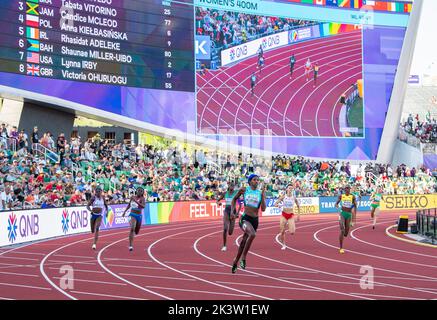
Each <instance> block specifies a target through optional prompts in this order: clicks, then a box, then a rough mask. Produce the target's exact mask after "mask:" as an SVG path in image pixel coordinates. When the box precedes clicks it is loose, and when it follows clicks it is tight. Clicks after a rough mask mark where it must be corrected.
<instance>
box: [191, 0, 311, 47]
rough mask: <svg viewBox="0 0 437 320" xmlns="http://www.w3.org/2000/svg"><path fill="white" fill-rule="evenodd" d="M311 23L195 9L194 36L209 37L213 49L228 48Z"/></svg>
mask: <svg viewBox="0 0 437 320" xmlns="http://www.w3.org/2000/svg"><path fill="white" fill-rule="evenodd" d="M310 23H312V22H310V21H305V20H295V19H287V18H275V17H266V16H257V15H251V14H245V13H237V12H230V11H219V10H215V9H208V8H201V7H197V8H196V34H197V35H209V36H210V37H211V40H212V41H214V43H215V46H216V47H224V48H229V47H231V46H236V45H239V44H242V43H245V42H247V41H250V40H253V39H255V38H258V37H260V36H263V35H268V34H272V33H275V32H279V31H286V30H289V29H290V28H292V27H296V26H304V25H308V24H310Z"/></svg>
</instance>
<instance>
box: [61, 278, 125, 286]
mask: <svg viewBox="0 0 437 320" xmlns="http://www.w3.org/2000/svg"><path fill="white" fill-rule="evenodd" d="M53 279H56V280H61V279H62V277H53ZM74 281H79V282H91V283H100V284H110V285H114V286H125V285H126V283H120V282H111V281H100V280H89V279H78V278H76V277H75V278H74Z"/></svg>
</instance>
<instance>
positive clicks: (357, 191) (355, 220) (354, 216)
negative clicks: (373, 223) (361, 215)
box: [351, 185, 361, 227]
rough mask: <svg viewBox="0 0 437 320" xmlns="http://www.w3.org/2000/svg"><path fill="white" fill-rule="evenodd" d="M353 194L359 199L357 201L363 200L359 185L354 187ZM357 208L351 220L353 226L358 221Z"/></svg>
mask: <svg viewBox="0 0 437 320" xmlns="http://www.w3.org/2000/svg"><path fill="white" fill-rule="evenodd" d="M351 194H352V195H354V196H355V200H356V201H357V203H358V201H361V192H360V189H359V187H358V186H357V185H356V186H354V187H353V190H352V191H351ZM357 210H358V208H357ZM357 210H354V211H353V218H352V221H351V227H353V226H354V224H355V223H357V215H356V212H357Z"/></svg>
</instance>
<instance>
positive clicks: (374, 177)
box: [366, 172, 378, 183]
mask: <svg viewBox="0 0 437 320" xmlns="http://www.w3.org/2000/svg"><path fill="white" fill-rule="evenodd" d="M366 177H367V178H369V179H370V180H372V181H373V183H376V182H377V181H378V177H377V176H376V175H375V174H374V173H373V172H367V173H366Z"/></svg>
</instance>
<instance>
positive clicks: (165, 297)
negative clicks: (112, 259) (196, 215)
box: [97, 221, 216, 300]
mask: <svg viewBox="0 0 437 320" xmlns="http://www.w3.org/2000/svg"><path fill="white" fill-rule="evenodd" d="M212 223H214V224H215V223H216V222H215V221H213V222H199V223H196V224H195V225H196V226H197V225H203V226H208V225H209V224H212ZM166 227H167V226H166ZM192 227H193V225H192V224H191V225H190V224H188V225H185V224H184V225H183V226H180V227H175V228H168V227H167V229H166V230H164V231H171V232H174V231H175V230H180V229H187V228H192ZM159 232H161V233H162V230H158V231H154V232H148V233H146V234H142V235H140V236H138V237H141V236H149V235H151V234H155V233H159ZM125 240H126V239H120V240H116V241H114V242H112V243H110V244H108V245H107V246H106V247H104V248H102V250H100V251H99V253H98V255H97V261H98V262H99V265H100V267H102V268H103V270H105V271H106V272H107V273H109V274H111V275H112V276H113V277H115V278H117V279H119V280H121V281H123V282H125V283H127V284H130V285H131V286H133V287H135V288H137V289H140V290H142V291H145V292H148V293H150V294H154V295H156V296H158V297H161V298H163V299H167V300H174V299H172V298H171V297H168V296H165V295H163V294H160V293H158V292H156V291H152V290H150V289H147V288H144V287H142V286H140V285H138V284H136V283H133V282H131V281H129V280H127V279H125V278H123V277H121V276H120V275H118V274H116V273H115V272H112V271H111V270H110V269H109V268H108V267H107V266H105V265H104V264H103V260H102V254H103V252H104V251H105V250H107V249H108V248H110V247H111V246H113V245H115V244H117V243H120V242H122V241H125ZM149 256H150V254H149ZM131 267H132V266H131Z"/></svg>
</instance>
